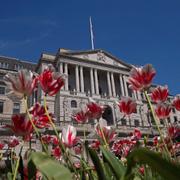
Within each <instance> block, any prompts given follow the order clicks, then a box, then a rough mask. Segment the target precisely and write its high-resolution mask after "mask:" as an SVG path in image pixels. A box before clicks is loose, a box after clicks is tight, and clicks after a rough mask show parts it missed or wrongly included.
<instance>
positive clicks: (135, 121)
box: [134, 119, 140, 127]
mask: <svg viewBox="0 0 180 180" xmlns="http://www.w3.org/2000/svg"><path fill="white" fill-rule="evenodd" d="M134 125H135V126H136V127H137V126H139V125H140V124H139V120H138V119H135V120H134Z"/></svg>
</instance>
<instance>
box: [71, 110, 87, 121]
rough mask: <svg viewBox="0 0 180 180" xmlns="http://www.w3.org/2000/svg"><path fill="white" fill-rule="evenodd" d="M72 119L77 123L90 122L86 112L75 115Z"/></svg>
mask: <svg viewBox="0 0 180 180" xmlns="http://www.w3.org/2000/svg"><path fill="white" fill-rule="evenodd" d="M72 118H73V119H74V120H75V121H77V122H78V123H86V122H87V120H88V116H87V113H86V112H84V111H80V112H78V113H76V114H75V115H73V117H72Z"/></svg>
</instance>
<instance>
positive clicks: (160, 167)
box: [125, 148, 180, 180]
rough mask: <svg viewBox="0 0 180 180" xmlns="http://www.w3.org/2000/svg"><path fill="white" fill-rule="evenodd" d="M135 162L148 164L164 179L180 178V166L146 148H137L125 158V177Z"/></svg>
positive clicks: (174, 179)
mask: <svg viewBox="0 0 180 180" xmlns="http://www.w3.org/2000/svg"><path fill="white" fill-rule="evenodd" d="M136 163H140V164H148V165H149V167H150V168H152V170H153V171H155V172H158V173H159V174H160V175H161V177H163V178H164V179H173V180H179V179H180V167H179V166H177V165H175V164H173V163H171V162H169V161H167V160H166V159H163V158H162V157H161V156H160V155H159V154H157V153H155V152H152V151H150V150H147V149H145V148H138V149H135V150H134V151H132V152H131V153H130V154H129V156H128V158H127V171H126V175H125V177H126V178H127V179H128V177H129V176H130V175H131V173H132V169H133V167H135V166H136Z"/></svg>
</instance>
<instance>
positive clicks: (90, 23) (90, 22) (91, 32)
mask: <svg viewBox="0 0 180 180" xmlns="http://www.w3.org/2000/svg"><path fill="white" fill-rule="evenodd" d="M89 25H90V35H91V48H92V50H94V35H93V27H92V20H91V16H90V17H89Z"/></svg>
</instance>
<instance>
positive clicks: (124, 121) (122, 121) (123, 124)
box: [121, 118, 127, 126]
mask: <svg viewBox="0 0 180 180" xmlns="http://www.w3.org/2000/svg"><path fill="white" fill-rule="evenodd" d="M126 124H127V122H126V119H124V118H123V119H121V125H122V126H126Z"/></svg>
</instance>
